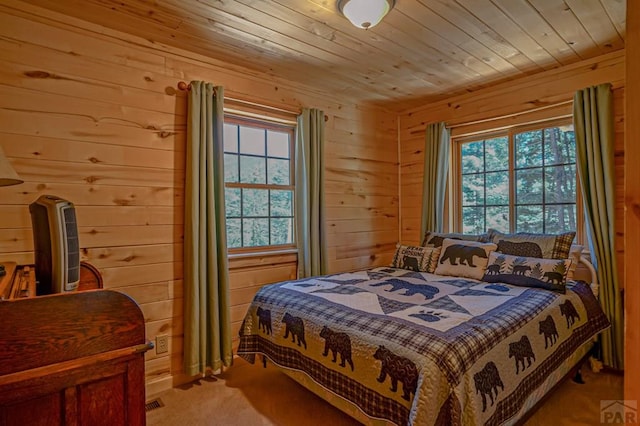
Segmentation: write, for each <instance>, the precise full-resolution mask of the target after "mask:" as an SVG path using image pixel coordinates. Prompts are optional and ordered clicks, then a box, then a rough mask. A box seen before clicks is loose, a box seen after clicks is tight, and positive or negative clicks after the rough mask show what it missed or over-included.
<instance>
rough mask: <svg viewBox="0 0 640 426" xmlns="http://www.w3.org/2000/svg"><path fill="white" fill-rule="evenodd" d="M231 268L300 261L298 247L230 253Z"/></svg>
mask: <svg viewBox="0 0 640 426" xmlns="http://www.w3.org/2000/svg"><path fill="white" fill-rule="evenodd" d="M228 259H229V269H230V270H232V269H246V268H257V267H265V266H277V265H284V264H297V263H298V249H297V248H295V247H294V248H288V249H281V250H263V251H252V252H243V253H230V254H229V255H228Z"/></svg>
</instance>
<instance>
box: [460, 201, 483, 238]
mask: <svg viewBox="0 0 640 426" xmlns="http://www.w3.org/2000/svg"><path fill="white" fill-rule="evenodd" d="M485 230H486V228H485V225H484V207H463V208H462V232H464V233H465V234H481V233H483V232H484V231H485Z"/></svg>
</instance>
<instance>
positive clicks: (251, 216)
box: [224, 117, 294, 249]
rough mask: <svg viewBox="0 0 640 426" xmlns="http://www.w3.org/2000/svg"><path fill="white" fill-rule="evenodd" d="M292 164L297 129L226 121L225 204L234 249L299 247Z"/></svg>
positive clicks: (230, 119) (253, 122)
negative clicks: (296, 243)
mask: <svg viewBox="0 0 640 426" xmlns="http://www.w3.org/2000/svg"><path fill="white" fill-rule="evenodd" d="M292 158H293V128H292V127H289V126H279V125H274V124H271V123H266V122H258V121H249V120H241V119H236V118H229V117H228V118H227V119H225V125H224V168H225V202H226V217H227V245H228V247H229V248H230V249H239V248H252V247H263V248H264V247H270V246H292V245H293V244H294V234H293V227H294V222H293V218H294V213H293V206H294V203H293V193H294V192H293V189H294V186H293V176H294V175H293V162H292V161H291V160H292Z"/></svg>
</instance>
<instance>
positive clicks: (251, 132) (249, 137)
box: [240, 126, 265, 155]
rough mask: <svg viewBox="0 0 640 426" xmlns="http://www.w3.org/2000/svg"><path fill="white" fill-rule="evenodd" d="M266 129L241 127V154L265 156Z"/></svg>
mask: <svg viewBox="0 0 640 426" xmlns="http://www.w3.org/2000/svg"><path fill="white" fill-rule="evenodd" d="M264 133H265V131H264V129H256V128H255V127H244V126H240V153H241V154H254V155H265V152H264V143H265V142H264Z"/></svg>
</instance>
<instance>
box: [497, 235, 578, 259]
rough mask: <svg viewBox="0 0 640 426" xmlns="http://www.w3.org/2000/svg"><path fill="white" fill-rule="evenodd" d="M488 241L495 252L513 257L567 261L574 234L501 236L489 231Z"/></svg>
mask: <svg viewBox="0 0 640 426" xmlns="http://www.w3.org/2000/svg"><path fill="white" fill-rule="evenodd" d="M488 235H489V241H491V242H493V243H496V244H497V245H498V248H497V250H496V251H499V252H500V253H504V254H510V255H513V256H523V257H537V258H544V259H567V258H568V257H569V250H570V249H571V243H572V242H573V238H574V237H575V235H576V233H575V232H565V233H563V234H533V233H529V232H518V233H516V234H503V233H502V232H500V231H496V230H495V229H489V232H488Z"/></svg>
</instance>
